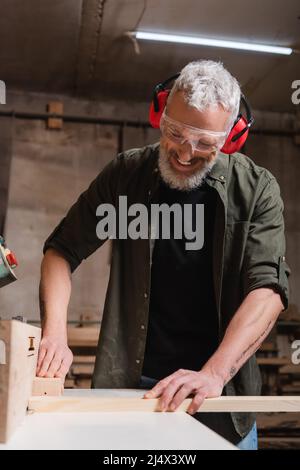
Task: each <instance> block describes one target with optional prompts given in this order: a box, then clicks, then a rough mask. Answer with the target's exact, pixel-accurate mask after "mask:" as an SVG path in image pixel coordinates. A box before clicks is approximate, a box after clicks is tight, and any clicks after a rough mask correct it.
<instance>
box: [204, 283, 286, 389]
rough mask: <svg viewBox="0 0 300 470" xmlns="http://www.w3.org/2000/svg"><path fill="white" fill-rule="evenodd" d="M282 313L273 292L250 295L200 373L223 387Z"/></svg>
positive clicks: (280, 304) (259, 343)
mask: <svg viewBox="0 0 300 470" xmlns="http://www.w3.org/2000/svg"><path fill="white" fill-rule="evenodd" d="M282 310H283V305H282V301H281V298H280V295H279V294H277V293H275V292H274V291H273V290H272V289H268V288H260V289H256V290H253V291H252V292H250V293H249V294H248V295H247V297H246V298H245V299H244V301H243V303H242V304H241V306H240V307H239V309H238V310H237V312H236V313H235V315H234V317H233V318H232V320H231V322H230V323H229V325H228V328H227V330H226V333H225V336H224V338H223V340H222V342H221V344H220V346H219V348H218V349H217V351H216V352H215V353H214V354H213V355H212V357H211V358H210V359H209V360H208V362H207V363H206V364H205V366H204V367H203V370H205V371H209V372H210V373H212V374H213V375H216V376H219V377H221V379H222V381H223V383H224V385H225V384H226V383H227V382H229V380H230V379H231V378H232V377H233V376H234V375H235V374H236V373H237V371H238V370H239V369H240V367H241V366H242V365H243V364H244V363H245V362H246V361H247V359H249V357H250V356H252V355H253V354H254V353H255V351H256V350H257V349H258V348H259V346H260V345H261V343H262V342H263V341H264V339H265V338H266V337H267V336H268V334H269V332H270V331H271V329H272V328H273V326H274V324H275V322H276V319H277V317H278V315H279V314H280V312H281V311H282Z"/></svg>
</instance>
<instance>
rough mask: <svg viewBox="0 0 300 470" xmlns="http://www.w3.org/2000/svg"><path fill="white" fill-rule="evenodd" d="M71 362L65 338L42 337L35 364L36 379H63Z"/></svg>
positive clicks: (70, 352) (70, 354) (71, 358)
mask: <svg viewBox="0 0 300 470" xmlns="http://www.w3.org/2000/svg"><path fill="white" fill-rule="evenodd" d="M72 361H73V354H72V351H71V350H70V348H69V347H68V344H67V340H66V338H57V337H53V336H43V338H42V340H41V343H40V348H39V354H38V363H37V372H36V375H37V376H38V377H60V378H61V379H62V380H65V377H66V375H67V373H68V371H69V369H70V366H71V364H72Z"/></svg>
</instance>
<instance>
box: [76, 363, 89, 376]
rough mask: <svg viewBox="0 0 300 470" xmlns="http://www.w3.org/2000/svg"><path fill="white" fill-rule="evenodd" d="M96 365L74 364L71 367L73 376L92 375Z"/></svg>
mask: <svg viewBox="0 0 300 470" xmlns="http://www.w3.org/2000/svg"><path fill="white" fill-rule="evenodd" d="M93 372H94V364H73V365H72V367H71V373H72V375H92V374H93Z"/></svg>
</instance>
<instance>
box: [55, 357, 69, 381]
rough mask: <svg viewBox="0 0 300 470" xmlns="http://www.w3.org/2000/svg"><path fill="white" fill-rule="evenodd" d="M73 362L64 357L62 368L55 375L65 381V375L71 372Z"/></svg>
mask: <svg viewBox="0 0 300 470" xmlns="http://www.w3.org/2000/svg"><path fill="white" fill-rule="evenodd" d="M70 365H71V362H70V361H69V360H66V359H63V361H62V362H61V365H60V368H59V369H58V370H57V372H55V377H59V378H60V379H62V381H63V382H64V381H65V377H66V375H67V373H68V372H69V369H70Z"/></svg>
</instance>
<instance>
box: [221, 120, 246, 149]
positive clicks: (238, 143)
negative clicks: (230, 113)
mask: <svg viewBox="0 0 300 470" xmlns="http://www.w3.org/2000/svg"><path fill="white" fill-rule="evenodd" d="M244 129H246V130H245V131H244V133H243V134H242V135H241V136H240V137H238V138H237V139H235V137H236V136H237V135H238V134H239V133H240V132H242V131H243V130H244ZM248 134H249V127H248V121H247V119H246V118H244V116H240V118H239V119H238V121H237V122H236V123H235V124H234V126H233V127H232V129H231V131H230V133H229V135H228V137H227V139H226V141H225V144H224V145H223V147H222V148H221V152H223V153H227V154H230V153H234V152H238V151H239V150H240V148H241V147H242V146H243V145H244V143H245V142H246V139H247V137H248ZM232 139H234V140H233V141H232Z"/></svg>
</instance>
